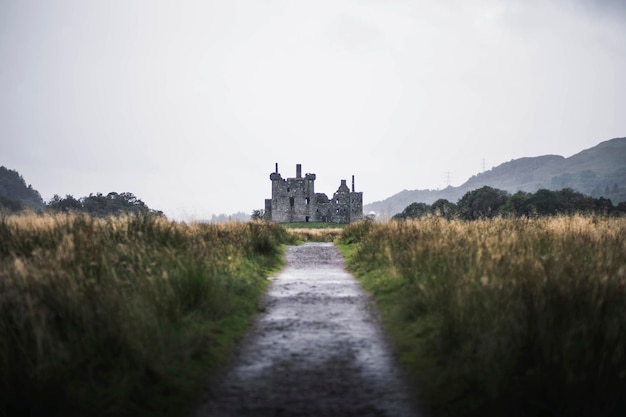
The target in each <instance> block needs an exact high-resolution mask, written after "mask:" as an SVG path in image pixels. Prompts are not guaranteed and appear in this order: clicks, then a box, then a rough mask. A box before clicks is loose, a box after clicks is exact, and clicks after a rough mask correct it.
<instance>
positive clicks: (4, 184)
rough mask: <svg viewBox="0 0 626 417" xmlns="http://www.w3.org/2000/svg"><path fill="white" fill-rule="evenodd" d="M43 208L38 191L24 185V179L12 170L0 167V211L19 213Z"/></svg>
mask: <svg viewBox="0 0 626 417" xmlns="http://www.w3.org/2000/svg"><path fill="white" fill-rule="evenodd" d="M43 206H44V202H43V199H42V198H41V194H39V191H37V190H35V189H34V188H33V187H32V186H31V185H30V184H29V185H26V181H24V178H22V176H21V175H20V174H19V173H18V172H17V171H14V170H12V169H8V168H5V167H4V166H0V210H1V209H2V208H4V209H6V210H8V211H19V210H21V209H24V208H30V209H32V210H38V209H41V208H42V207H43Z"/></svg>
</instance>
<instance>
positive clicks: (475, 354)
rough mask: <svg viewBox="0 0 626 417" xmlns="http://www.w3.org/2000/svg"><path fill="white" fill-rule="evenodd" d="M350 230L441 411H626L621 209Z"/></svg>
mask: <svg viewBox="0 0 626 417" xmlns="http://www.w3.org/2000/svg"><path fill="white" fill-rule="evenodd" d="M341 242H342V243H341V245H340V247H341V249H342V251H343V253H344V255H345V256H346V258H347V259H348V265H349V269H350V270H351V271H352V272H353V273H354V274H355V275H356V276H357V277H358V278H359V279H360V280H361V281H362V282H363V284H364V286H365V287H366V289H367V290H368V291H369V292H370V293H371V294H373V296H374V298H375V299H376V301H377V303H378V305H379V306H380V307H381V310H382V312H383V316H384V320H385V325H386V327H387V329H388V330H389V332H390V333H391V335H392V338H393V340H394V344H395V347H396V352H397V353H398V356H399V359H400V361H401V362H402V364H403V365H404V367H405V368H407V369H408V370H409V371H410V373H411V375H412V376H413V379H414V382H415V384H416V387H417V389H418V393H419V394H420V395H421V396H422V398H423V399H424V401H425V403H427V404H428V405H429V407H430V409H431V411H432V413H433V415H434V416H539V415H541V416H606V417H608V416H617V415H626V397H625V396H624V393H626V350H625V346H626V218H623V217H622V218H605V217H584V216H574V217H551V218H539V219H532V220H529V219H515V220H505V219H495V220H491V221H473V222H463V221H457V220H452V221H447V220H444V219H441V218H436V217H435V218H428V219H423V220H419V221H408V222H390V223H366V222H364V223H358V224H353V225H350V226H348V227H346V228H345V229H344V232H343V235H342V237H341Z"/></svg>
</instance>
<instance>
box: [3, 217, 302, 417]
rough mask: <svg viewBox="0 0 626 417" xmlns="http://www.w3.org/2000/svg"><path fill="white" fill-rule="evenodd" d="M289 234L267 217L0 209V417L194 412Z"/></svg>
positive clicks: (244, 327)
mask: <svg viewBox="0 0 626 417" xmlns="http://www.w3.org/2000/svg"><path fill="white" fill-rule="evenodd" d="M294 241H295V240H294V238H293V237H292V236H290V235H289V234H287V233H286V231H285V229H284V228H282V227H280V226H277V225H273V224H268V223H260V222H259V223H247V224H245V223H228V224H222V225H215V224H191V225H185V224H180V223H175V222H168V221H166V220H164V219H161V218H156V217H127V218H104V219H97V218H93V217H88V216H85V215H69V216H66V215H56V216H35V215H31V216H12V217H0V415H7V416H11V415H30V416H40V415H41V416H50V415H63V416H83V415H90V416H131V415H132V416H137V415H140V416H142V415H144V416H172V415H185V413H186V411H188V410H189V409H190V407H191V406H193V405H194V402H195V400H196V398H197V396H198V394H199V391H200V389H202V388H203V387H204V386H205V385H206V384H207V382H208V377H209V374H210V373H211V371H213V370H215V368H216V367H217V366H219V365H221V364H223V363H224V362H225V361H226V360H227V359H228V357H229V355H230V354H232V351H233V349H234V344H235V342H236V341H237V340H238V339H240V338H241V337H242V335H243V334H244V332H245V331H246V330H247V327H248V322H249V318H250V316H251V315H252V314H254V313H255V312H256V309H257V300H258V297H259V296H260V295H261V294H262V293H263V291H264V290H265V288H266V284H267V280H266V277H267V276H268V275H269V274H270V271H272V270H275V269H277V268H278V267H280V265H281V258H282V256H281V250H280V247H281V245H282V244H284V243H290V242H294Z"/></svg>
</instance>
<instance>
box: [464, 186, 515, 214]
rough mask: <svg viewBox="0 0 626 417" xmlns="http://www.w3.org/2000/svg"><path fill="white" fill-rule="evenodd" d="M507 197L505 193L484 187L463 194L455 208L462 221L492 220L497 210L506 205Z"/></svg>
mask: <svg viewBox="0 0 626 417" xmlns="http://www.w3.org/2000/svg"><path fill="white" fill-rule="evenodd" d="M507 197H508V193H507V192H506V191H504V190H499V189H497V188H491V187H489V186H487V185H485V186H484V187H482V188H479V189H477V190H474V191H468V192H467V193H465V195H464V196H463V197H461V199H460V200H459V202H458V204H457V206H458V208H459V213H460V215H461V218H463V219H466V220H476V219H481V218H492V217H494V216H496V215H497V214H498V209H499V208H500V207H501V206H503V205H504V204H505V203H506V201H507Z"/></svg>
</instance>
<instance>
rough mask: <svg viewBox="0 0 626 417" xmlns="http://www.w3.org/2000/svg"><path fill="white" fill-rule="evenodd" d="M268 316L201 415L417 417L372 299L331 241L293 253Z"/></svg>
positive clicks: (269, 301) (274, 288) (268, 302)
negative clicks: (344, 265) (346, 266)
mask: <svg viewBox="0 0 626 417" xmlns="http://www.w3.org/2000/svg"><path fill="white" fill-rule="evenodd" d="M286 257H287V259H286V260H287V264H286V267H285V268H284V269H283V270H282V271H281V272H280V274H278V275H277V276H276V277H275V278H274V282H273V283H272V285H271V287H270V289H269V291H268V293H267V296H266V298H265V302H264V303H265V311H264V312H263V313H261V314H260V315H259V318H258V320H257V323H256V325H255V327H254V328H253V329H252V331H251V333H250V334H249V335H248V337H247V338H246V339H245V340H244V342H243V347H242V349H241V352H240V354H239V355H238V357H237V358H236V360H235V362H234V363H233V365H232V368H231V369H230V370H229V371H228V372H227V373H226V374H225V375H224V377H223V380H222V381H220V384H219V386H218V387H216V388H215V389H214V391H213V393H212V394H211V397H212V398H214V400H213V401H209V402H207V403H205V404H203V405H202V406H201V407H200V408H199V409H198V410H197V413H196V414H195V416H196V417H208V416H211V417H227V416H228V417H236V416H261V417H263V416H281V417H283V416H285V417H286V416H289V417H292V416H316V417H317V416H320V417H321V416H362V417H368V416H407V417H408V416H415V415H416V414H415V413H414V412H413V408H412V404H411V401H410V398H409V396H408V394H407V389H406V387H405V386H404V384H403V382H402V380H401V378H400V377H399V374H398V370H397V369H396V368H395V364H394V363H393V360H392V357H391V354H390V352H389V348H388V346H387V344H386V342H385V339H384V336H383V334H382V332H381V330H380V326H379V323H378V321H377V319H376V317H375V314H374V313H373V312H372V310H371V301H370V300H369V298H368V297H367V296H366V295H365V294H364V292H363V291H362V290H361V287H360V285H359V283H358V282H357V281H356V280H355V279H354V278H353V277H352V276H351V275H350V274H348V273H347V272H346V271H345V270H344V267H343V259H342V257H341V254H340V253H339V251H338V250H337V248H335V247H334V246H333V245H332V244H330V243H307V244H304V245H301V246H297V247H289V248H288V249H287V254H286Z"/></svg>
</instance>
